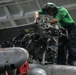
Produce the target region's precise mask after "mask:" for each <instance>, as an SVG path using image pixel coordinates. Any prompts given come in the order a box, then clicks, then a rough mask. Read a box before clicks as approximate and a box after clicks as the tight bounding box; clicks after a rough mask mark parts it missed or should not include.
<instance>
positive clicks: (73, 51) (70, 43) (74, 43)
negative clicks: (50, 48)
mask: <svg viewBox="0 0 76 75" xmlns="http://www.w3.org/2000/svg"><path fill="white" fill-rule="evenodd" d="M67 30H68V37H65V36H63V37H60V38H59V47H58V58H57V64H60V65H65V64H66V62H68V64H69V65H73V61H76V26H73V27H71V28H69V29H67ZM67 53H68V54H67ZM67 55H68V57H67ZM67 60H68V61H67Z"/></svg>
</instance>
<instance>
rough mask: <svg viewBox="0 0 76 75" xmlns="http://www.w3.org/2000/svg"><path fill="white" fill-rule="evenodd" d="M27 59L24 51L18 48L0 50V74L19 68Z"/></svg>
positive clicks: (26, 53)
mask: <svg viewBox="0 0 76 75" xmlns="http://www.w3.org/2000/svg"><path fill="white" fill-rule="evenodd" d="M28 57H29V54H28V52H27V50H26V49H23V48H20V47H13V48H12V47H11V48H1V49H0V72H3V71H5V70H8V71H9V70H14V69H16V68H18V67H19V66H21V65H22V64H23V63H24V62H25V61H26V60H27V59H28Z"/></svg>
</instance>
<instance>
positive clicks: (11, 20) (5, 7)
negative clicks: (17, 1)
mask: <svg viewBox="0 0 76 75" xmlns="http://www.w3.org/2000/svg"><path fill="white" fill-rule="evenodd" d="M3 9H4V11H5V13H6V15H7V18H8V20H9V21H10V23H11V24H12V26H13V27H16V26H17V25H16V23H15V22H14V20H13V19H12V17H11V14H10V12H9V10H8V8H7V6H4V7H3Z"/></svg>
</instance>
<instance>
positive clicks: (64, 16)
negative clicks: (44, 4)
mask: <svg viewBox="0 0 76 75" xmlns="http://www.w3.org/2000/svg"><path fill="white" fill-rule="evenodd" d="M57 10H58V12H57V14H56V15H53V18H54V19H57V20H58V21H59V24H60V25H61V26H62V27H66V26H69V25H72V24H74V23H75V22H74V20H73V19H72V17H71V16H70V14H69V13H68V11H67V10H66V9H65V8H64V7H57ZM38 12H39V14H45V13H44V12H43V11H42V10H38Z"/></svg>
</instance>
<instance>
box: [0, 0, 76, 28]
mask: <svg viewBox="0 0 76 75" xmlns="http://www.w3.org/2000/svg"><path fill="white" fill-rule="evenodd" d="M47 2H54V3H55V4H56V5H59V6H64V7H66V8H67V9H68V10H69V11H70V13H71V15H72V16H73V18H74V20H75V21H76V17H75V13H76V0H66V1H64V0H63V1H61V0H0V29H5V28H10V27H18V26H23V25H27V24H28V23H31V22H33V21H34V16H33V12H34V11H36V10H38V9H41V7H42V5H43V4H45V3H47Z"/></svg>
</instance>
